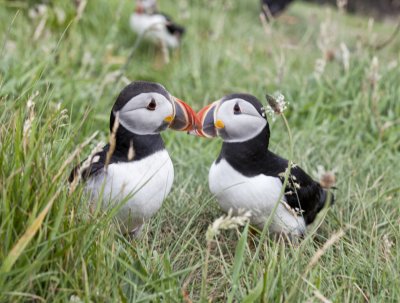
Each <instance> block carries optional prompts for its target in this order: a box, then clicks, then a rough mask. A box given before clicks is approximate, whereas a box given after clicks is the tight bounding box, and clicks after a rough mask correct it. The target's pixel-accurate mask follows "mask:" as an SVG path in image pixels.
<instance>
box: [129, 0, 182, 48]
mask: <svg viewBox="0 0 400 303" xmlns="http://www.w3.org/2000/svg"><path fill="white" fill-rule="evenodd" d="M130 26H131V29H132V30H133V31H134V32H135V33H137V34H138V35H139V36H143V38H145V39H146V40H148V41H150V42H152V43H155V44H161V46H166V47H168V48H177V47H178V46H179V45H180V43H181V39H182V36H183V34H184V33H185V28H184V27H183V26H180V25H178V24H175V23H174V22H173V21H172V20H171V18H170V17H168V16H167V15H165V14H163V13H160V12H158V10H157V1H156V0H137V1H136V9H135V12H134V13H133V14H132V15H131V17H130Z"/></svg>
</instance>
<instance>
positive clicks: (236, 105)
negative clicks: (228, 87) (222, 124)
mask: <svg viewBox="0 0 400 303" xmlns="http://www.w3.org/2000/svg"><path fill="white" fill-rule="evenodd" d="M233 113H234V114H235V115H238V114H241V113H242V111H241V110H240V106H239V104H238V103H236V104H235V106H234V107H233Z"/></svg>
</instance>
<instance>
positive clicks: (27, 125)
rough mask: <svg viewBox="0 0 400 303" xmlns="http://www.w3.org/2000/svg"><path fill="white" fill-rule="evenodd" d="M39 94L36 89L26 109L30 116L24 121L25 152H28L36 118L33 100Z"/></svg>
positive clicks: (23, 140)
mask: <svg viewBox="0 0 400 303" xmlns="http://www.w3.org/2000/svg"><path fill="white" fill-rule="evenodd" d="M37 96H39V92H38V91H36V92H35V93H34V94H33V95H32V96H31V97H30V98H29V99H28V102H27V103H26V109H27V112H28V118H27V119H26V120H25V122H24V128H23V133H22V138H23V139H22V142H23V147H24V152H25V153H26V150H27V148H28V143H29V137H30V134H31V128H32V123H33V120H34V119H35V102H33V100H34V99H35V98H36V97H37Z"/></svg>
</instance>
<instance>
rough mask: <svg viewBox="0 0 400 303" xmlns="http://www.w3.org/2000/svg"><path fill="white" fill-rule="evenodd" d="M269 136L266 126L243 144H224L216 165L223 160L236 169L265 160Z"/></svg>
mask: <svg viewBox="0 0 400 303" xmlns="http://www.w3.org/2000/svg"><path fill="white" fill-rule="evenodd" d="M269 136H270V132H269V126H268V124H267V125H266V126H265V127H264V129H263V130H262V131H261V132H260V133H259V134H258V135H257V136H256V137H254V138H253V139H250V140H247V141H244V142H231V143H229V142H224V143H223V144H222V149H221V153H220V155H219V157H218V159H217V161H216V162H217V163H218V162H219V161H220V160H221V159H225V160H226V161H228V162H229V163H230V164H231V165H232V166H234V167H237V168H245V167H246V165H251V164H255V165H256V164H257V163H260V161H263V160H265V158H266V157H267V155H268V152H267V150H268V144H269ZM242 166H243V167H242Z"/></svg>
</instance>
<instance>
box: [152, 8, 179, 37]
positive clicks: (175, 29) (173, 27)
mask: <svg viewBox="0 0 400 303" xmlns="http://www.w3.org/2000/svg"><path fill="white" fill-rule="evenodd" d="M158 14H160V15H163V16H164V17H165V19H166V20H167V25H166V27H167V31H168V32H169V33H170V34H171V35H176V34H178V35H179V36H182V35H183V34H184V33H185V28H184V27H183V26H181V25H178V24H176V23H174V22H173V21H172V19H171V18H170V17H169V16H168V15H166V14H164V13H158Z"/></svg>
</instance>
